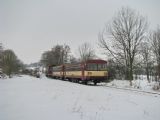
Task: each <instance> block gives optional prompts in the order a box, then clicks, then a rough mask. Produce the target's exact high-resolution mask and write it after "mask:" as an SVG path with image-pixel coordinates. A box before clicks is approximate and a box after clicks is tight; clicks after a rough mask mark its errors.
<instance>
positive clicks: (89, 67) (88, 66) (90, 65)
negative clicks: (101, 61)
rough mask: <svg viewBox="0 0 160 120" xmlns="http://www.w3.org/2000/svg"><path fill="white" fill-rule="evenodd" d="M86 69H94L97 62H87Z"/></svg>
mask: <svg viewBox="0 0 160 120" xmlns="http://www.w3.org/2000/svg"><path fill="white" fill-rule="evenodd" d="M87 70H90V71H96V70H97V64H94V63H89V64H87Z"/></svg>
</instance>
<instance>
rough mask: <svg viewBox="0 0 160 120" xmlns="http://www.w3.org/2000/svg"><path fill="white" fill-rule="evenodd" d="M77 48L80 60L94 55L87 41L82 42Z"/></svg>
mask: <svg viewBox="0 0 160 120" xmlns="http://www.w3.org/2000/svg"><path fill="white" fill-rule="evenodd" d="M78 50H79V55H80V59H81V61H86V60H88V59H92V58H94V57H95V51H94V49H93V48H92V47H91V45H90V44H89V43H84V44H82V45H81V46H79V49H78Z"/></svg>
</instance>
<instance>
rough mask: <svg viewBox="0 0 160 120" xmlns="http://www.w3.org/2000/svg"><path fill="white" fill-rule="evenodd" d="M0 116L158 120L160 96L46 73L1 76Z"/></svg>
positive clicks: (0, 119)
mask: <svg viewBox="0 0 160 120" xmlns="http://www.w3.org/2000/svg"><path fill="white" fill-rule="evenodd" d="M0 120H160V96H159V95H152V94H147V93H138V92H133V91H126V90H121V89H114V88H108V87H104V86H100V85H99V86H87V85H82V84H76V83H71V82H67V81H60V80H54V79H48V78H45V77H42V78H34V77H30V76H22V77H14V78H11V79H5V80H2V79H0Z"/></svg>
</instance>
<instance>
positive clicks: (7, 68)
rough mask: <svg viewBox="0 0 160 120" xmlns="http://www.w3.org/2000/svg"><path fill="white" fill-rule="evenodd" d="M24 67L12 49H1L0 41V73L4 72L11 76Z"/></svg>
mask: <svg viewBox="0 0 160 120" xmlns="http://www.w3.org/2000/svg"><path fill="white" fill-rule="evenodd" d="M23 67H24V65H23V63H22V62H21V61H20V60H19V59H18V58H17V56H16V54H15V53H14V51H13V50H11V49H7V50H4V49H3V45H2V43H0V72H1V73H0V74H6V75H8V76H9V77H11V75H12V74H17V73H19V72H20V70H22V68H23Z"/></svg>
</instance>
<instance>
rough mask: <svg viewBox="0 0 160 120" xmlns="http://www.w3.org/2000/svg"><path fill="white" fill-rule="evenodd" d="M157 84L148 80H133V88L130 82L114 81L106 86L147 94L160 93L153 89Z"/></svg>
mask: <svg viewBox="0 0 160 120" xmlns="http://www.w3.org/2000/svg"><path fill="white" fill-rule="evenodd" d="M156 84H157V82H155V81H152V82H150V83H149V82H148V81H147V80H146V79H143V80H140V79H139V80H133V81H132V86H130V82H129V81H128V80H113V81H111V82H109V83H106V84H105V85H106V86H113V87H120V88H127V89H139V90H143V91H147V92H160V91H157V90H156V91H155V90H154V89H153V88H154V86H155V85H156Z"/></svg>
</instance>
